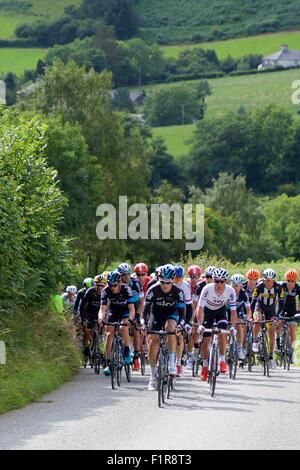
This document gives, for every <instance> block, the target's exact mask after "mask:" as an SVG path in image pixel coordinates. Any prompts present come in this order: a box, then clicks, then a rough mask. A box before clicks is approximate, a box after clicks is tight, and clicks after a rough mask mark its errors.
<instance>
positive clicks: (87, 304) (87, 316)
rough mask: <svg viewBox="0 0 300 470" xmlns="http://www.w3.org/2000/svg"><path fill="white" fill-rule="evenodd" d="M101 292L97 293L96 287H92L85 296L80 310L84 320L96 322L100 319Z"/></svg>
mask: <svg viewBox="0 0 300 470" xmlns="http://www.w3.org/2000/svg"><path fill="white" fill-rule="evenodd" d="M100 301H101V293H100V294H97V293H96V290H95V287H90V289H88V290H87V291H86V293H85V296H84V297H83V299H82V301H81V304H80V307H79V310H80V316H81V318H82V320H87V321H88V322H94V321H96V320H97V319H98V314H99V309H100Z"/></svg>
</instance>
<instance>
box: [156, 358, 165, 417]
mask: <svg viewBox="0 0 300 470" xmlns="http://www.w3.org/2000/svg"><path fill="white" fill-rule="evenodd" d="M165 375H166V364H165V357H164V355H163V353H162V351H160V352H159V356H158V381H157V392H158V406H159V407H160V408H161V406H162V404H163V403H165V392H166V389H165V379H166V377H165Z"/></svg>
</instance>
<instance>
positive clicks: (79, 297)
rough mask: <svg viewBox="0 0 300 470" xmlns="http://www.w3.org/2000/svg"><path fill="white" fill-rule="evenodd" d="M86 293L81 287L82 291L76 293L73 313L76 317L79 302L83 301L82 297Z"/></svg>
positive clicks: (85, 289) (84, 288)
mask: <svg viewBox="0 0 300 470" xmlns="http://www.w3.org/2000/svg"><path fill="white" fill-rule="evenodd" d="M86 291H87V288H86V287H83V289H80V291H78V293H77V297H76V301H75V304H74V313H76V315H78V313H79V311H80V305H81V302H82V300H83V297H84V296H85V294H86Z"/></svg>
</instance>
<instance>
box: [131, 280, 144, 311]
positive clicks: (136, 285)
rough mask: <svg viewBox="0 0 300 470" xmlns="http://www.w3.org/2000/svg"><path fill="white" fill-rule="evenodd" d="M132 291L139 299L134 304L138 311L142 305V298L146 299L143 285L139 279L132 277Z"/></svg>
mask: <svg viewBox="0 0 300 470" xmlns="http://www.w3.org/2000/svg"><path fill="white" fill-rule="evenodd" d="M129 287H130V289H131V290H132V292H133V295H134V296H135V297H137V301H136V302H135V303H134V307H135V310H136V311H137V309H138V307H139V305H140V300H141V298H143V297H144V293H143V288H142V286H141V283H140V281H139V280H138V279H136V278H134V277H131V278H130V284H129Z"/></svg>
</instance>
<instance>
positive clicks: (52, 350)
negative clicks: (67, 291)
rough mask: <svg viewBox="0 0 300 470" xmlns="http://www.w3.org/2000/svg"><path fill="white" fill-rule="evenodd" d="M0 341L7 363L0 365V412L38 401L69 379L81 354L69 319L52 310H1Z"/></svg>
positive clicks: (78, 363)
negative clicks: (3, 344) (3, 345)
mask: <svg viewBox="0 0 300 470" xmlns="http://www.w3.org/2000/svg"><path fill="white" fill-rule="evenodd" d="M1 315H2V318H1V320H0V341H3V342H4V343H5V346H6V364H5V365H0V413H4V412H6V411H9V410H14V409H17V408H21V407H23V406H25V405H27V404H28V403H30V402H36V401H38V400H39V399H40V398H41V397H42V396H43V395H44V394H46V393H49V392H51V391H53V390H55V389H56V388H58V387H59V386H60V385H61V384H63V383H64V382H66V381H68V380H70V379H71V378H72V376H73V375H74V374H75V373H76V372H77V370H78V369H79V366H80V356H79V352H78V349H77V347H76V345H75V342H74V341H73V339H72V333H71V330H70V328H69V326H68V324H67V322H66V321H65V320H63V319H59V318H58V317H56V316H55V315H54V314H53V313H50V312H48V311H43V312H31V311H29V312H28V311H27V312H18V313H16V312H10V313H8V314H7V313H3V312H2V313H1Z"/></svg>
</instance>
